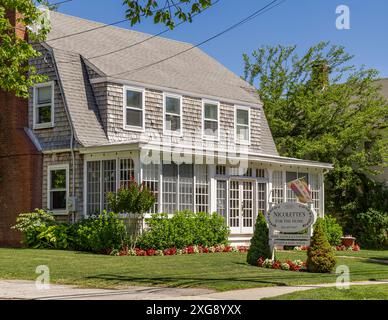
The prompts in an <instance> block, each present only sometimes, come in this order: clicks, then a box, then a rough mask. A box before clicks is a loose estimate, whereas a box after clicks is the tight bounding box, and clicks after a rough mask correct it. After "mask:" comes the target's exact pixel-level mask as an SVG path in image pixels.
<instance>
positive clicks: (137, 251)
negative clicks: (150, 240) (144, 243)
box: [135, 248, 147, 256]
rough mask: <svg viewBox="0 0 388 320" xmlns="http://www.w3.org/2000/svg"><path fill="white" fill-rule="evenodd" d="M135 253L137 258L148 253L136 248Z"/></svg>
mask: <svg viewBox="0 0 388 320" xmlns="http://www.w3.org/2000/svg"><path fill="white" fill-rule="evenodd" d="M135 252H136V255H137V256H146V255H147V252H146V251H145V250H142V249H139V248H135Z"/></svg>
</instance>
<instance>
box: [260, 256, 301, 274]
mask: <svg viewBox="0 0 388 320" xmlns="http://www.w3.org/2000/svg"><path fill="white" fill-rule="evenodd" d="M257 266H258V267H260V268H267V269H279V270H288V271H306V270H307V268H306V262H304V261H302V260H293V261H291V260H287V261H285V262H281V261H280V260H271V259H264V258H263V257H260V258H259V259H258V260H257Z"/></svg>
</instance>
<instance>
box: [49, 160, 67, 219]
mask: <svg viewBox="0 0 388 320" xmlns="http://www.w3.org/2000/svg"><path fill="white" fill-rule="evenodd" d="M63 169H65V170H66V209H65V210H53V209H51V201H50V192H51V171H55V170H63ZM69 179H70V178H69V164H68V163H65V164H55V165H48V166H47V208H48V209H49V211H50V212H52V213H53V214H55V215H65V214H68V210H67V207H68V205H69Z"/></svg>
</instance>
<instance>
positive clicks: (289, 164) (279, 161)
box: [83, 150, 330, 245]
mask: <svg viewBox="0 0 388 320" xmlns="http://www.w3.org/2000/svg"><path fill="white" fill-rule="evenodd" d="M173 158H174V157H171V155H170V156H169V157H159V159H156V160H155V159H152V161H150V159H148V160H147V161H145V160H144V157H143V156H142V153H141V151H140V150H131V151H116V152H103V153H102V152H98V153H96V152H94V153H86V154H85V155H84V177H85V179H84V186H83V188H84V205H83V208H84V212H83V214H84V215H85V216H87V215H90V214H94V213H97V212H101V211H102V210H104V209H108V204H107V200H106V195H107V193H108V192H112V191H113V192H114V191H116V190H117V189H118V188H119V187H120V186H123V185H125V184H127V183H128V182H129V180H130V179H131V177H134V178H135V179H136V180H137V181H139V182H141V183H144V184H145V185H146V186H147V187H148V188H149V189H150V190H152V191H153V192H154V194H155V197H156V203H155V205H154V208H153V209H152V210H151V212H149V214H151V213H160V212H164V213H169V214H173V213H174V212H176V211H182V210H192V211H196V212H202V211H204V212H217V213H218V214H220V215H222V216H223V217H224V218H225V221H226V223H227V225H228V226H229V227H230V229H231V236H230V240H231V242H232V243H234V244H236V245H239V244H241V245H242V244H246V243H247V242H249V239H250V238H251V236H252V233H253V227H254V224H255V220H256V216H257V213H258V212H259V211H261V212H266V211H267V210H268V209H269V207H270V204H271V203H279V202H285V201H297V200H296V197H295V195H294V193H293V191H292V190H291V189H289V188H288V187H287V182H289V181H291V180H294V179H296V178H298V177H299V178H300V177H304V178H305V179H306V181H307V182H308V185H309V188H310V190H311V192H312V198H313V208H314V209H315V210H316V212H317V214H318V215H319V216H323V215H324V183H323V180H324V178H323V176H324V173H325V170H327V169H329V168H330V167H329V166H330V165H327V164H321V163H315V162H308V161H302V160H298V159H290V158H283V157H277V158H276V159H275V158H274V157H272V159H271V158H269V157H265V156H255V155H248V156H247V157H246V158H244V157H239V163H237V164H236V161H235V159H230V158H225V157H217V156H213V157H205V159H204V158H201V160H200V161H199V160H198V154H196V155H190V156H189V157H187V156H186V157H185V159H184V160H185V161H180V162H178V163H177V161H175V162H174V161H172V159H173ZM203 160H206V161H203Z"/></svg>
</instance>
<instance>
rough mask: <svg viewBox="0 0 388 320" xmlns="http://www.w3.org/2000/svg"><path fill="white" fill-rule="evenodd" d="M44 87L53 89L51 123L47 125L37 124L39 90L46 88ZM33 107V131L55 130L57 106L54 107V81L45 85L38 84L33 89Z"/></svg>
mask: <svg viewBox="0 0 388 320" xmlns="http://www.w3.org/2000/svg"><path fill="white" fill-rule="evenodd" d="M44 87H51V121H50V122H45V123H37V122H36V115H37V112H36V110H37V108H38V92H37V91H38V90H37V89H38V88H44ZM32 99H33V107H32V124H33V129H47V128H53V127H54V125H55V123H54V119H55V118H54V111H55V106H54V100H55V99H54V81H49V82H45V83H38V84H36V85H34V88H33V98H32ZM45 105H48V104H42V105H40V106H45Z"/></svg>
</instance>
